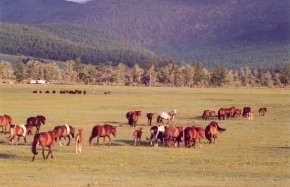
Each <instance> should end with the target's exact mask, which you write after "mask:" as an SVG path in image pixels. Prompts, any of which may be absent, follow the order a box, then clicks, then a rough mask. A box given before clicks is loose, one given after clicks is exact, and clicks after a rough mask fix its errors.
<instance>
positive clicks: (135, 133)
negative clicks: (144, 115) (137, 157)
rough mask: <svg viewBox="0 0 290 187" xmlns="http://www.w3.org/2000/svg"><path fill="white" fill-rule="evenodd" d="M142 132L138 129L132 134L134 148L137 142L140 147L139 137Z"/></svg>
mask: <svg viewBox="0 0 290 187" xmlns="http://www.w3.org/2000/svg"><path fill="white" fill-rule="evenodd" d="M142 130H143V128H142V127H140V128H139V129H138V130H135V131H134V133H133V137H134V146H136V144H137V142H138V144H139V146H140V143H141V137H142Z"/></svg>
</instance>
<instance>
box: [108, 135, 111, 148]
mask: <svg viewBox="0 0 290 187" xmlns="http://www.w3.org/2000/svg"><path fill="white" fill-rule="evenodd" d="M108 138H109V146H111V137H110V136H108Z"/></svg>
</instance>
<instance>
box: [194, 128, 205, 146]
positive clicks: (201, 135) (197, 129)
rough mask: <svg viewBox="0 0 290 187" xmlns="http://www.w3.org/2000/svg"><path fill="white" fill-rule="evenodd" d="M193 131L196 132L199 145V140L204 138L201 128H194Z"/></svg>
mask: <svg viewBox="0 0 290 187" xmlns="http://www.w3.org/2000/svg"><path fill="white" fill-rule="evenodd" d="M195 130H196V132H197V135H196V139H198V140H199V143H201V141H200V139H202V138H204V137H205V132H204V129H203V128H202V127H195Z"/></svg>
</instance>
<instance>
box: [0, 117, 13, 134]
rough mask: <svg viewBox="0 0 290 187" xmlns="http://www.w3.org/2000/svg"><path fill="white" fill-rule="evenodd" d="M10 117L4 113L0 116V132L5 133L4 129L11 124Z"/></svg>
mask: <svg viewBox="0 0 290 187" xmlns="http://www.w3.org/2000/svg"><path fill="white" fill-rule="evenodd" d="M11 123H12V118H11V117H10V116H8V115H6V114H4V116H0V126H1V127H2V133H4V134H5V135H6V129H7V126H8V125H11Z"/></svg>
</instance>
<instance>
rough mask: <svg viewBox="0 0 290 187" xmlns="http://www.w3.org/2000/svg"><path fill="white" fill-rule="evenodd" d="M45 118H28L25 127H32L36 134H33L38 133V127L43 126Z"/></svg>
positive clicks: (39, 116)
mask: <svg viewBox="0 0 290 187" xmlns="http://www.w3.org/2000/svg"><path fill="white" fill-rule="evenodd" d="M45 120H46V119H45V117H44V116H41V115H38V116H36V117H29V118H27V120H26V125H32V126H35V127H36V132H35V133H39V129H40V125H41V124H43V125H45Z"/></svg>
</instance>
